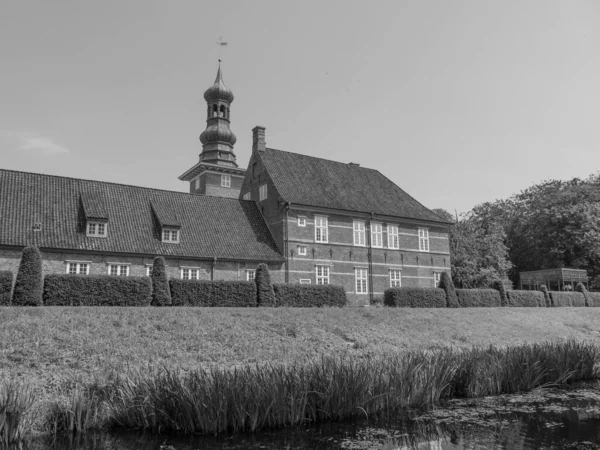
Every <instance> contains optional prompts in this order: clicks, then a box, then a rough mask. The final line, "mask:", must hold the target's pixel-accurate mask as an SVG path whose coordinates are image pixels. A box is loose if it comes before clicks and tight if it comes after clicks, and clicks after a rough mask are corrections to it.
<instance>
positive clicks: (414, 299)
mask: <svg viewBox="0 0 600 450" xmlns="http://www.w3.org/2000/svg"><path fill="white" fill-rule="evenodd" d="M446 297H447V295H446V292H445V291H444V290H443V289H440V288H413V287H397V288H390V289H386V290H385V296H384V299H383V303H384V304H385V306H394V307H399V308H445V307H446V304H447V300H446Z"/></svg>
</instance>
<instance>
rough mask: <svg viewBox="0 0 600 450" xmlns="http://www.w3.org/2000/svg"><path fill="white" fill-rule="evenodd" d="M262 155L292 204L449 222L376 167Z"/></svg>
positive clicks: (276, 152)
mask: <svg viewBox="0 0 600 450" xmlns="http://www.w3.org/2000/svg"><path fill="white" fill-rule="evenodd" d="M260 155H261V157H262V160H263V162H264V164H265V167H266V168H267V171H268V172H269V175H270V176H271V179H272V180H273V183H274V184H275V187H276V188H277V191H278V192H279V194H280V195H281V196H282V197H283V199H284V200H285V201H288V202H291V203H292V204H294V203H296V204H301V205H309V206H319V207H323V208H334V209H343V210H349V211H361V212H368V213H371V212H372V213H375V214H382V215H387V216H395V217H402V218H410V219H417V220H425V221H432V222H441V223H447V222H446V221H445V220H444V219H442V218H441V217H439V216H438V215H437V214H435V213H434V212H432V211H430V210H429V209H427V208H426V207H425V206H423V205H422V204H421V203H419V202H418V201H416V200H415V199H414V198H412V197H411V196H410V195H408V194H407V193H406V192H404V191H403V190H402V189H400V188H399V187H398V186H396V185H395V184H394V183H393V182H392V181H391V180H389V179H388V178H386V177H385V176H384V175H383V174H381V173H380V172H379V171H377V170H374V169H367V168H364V167H360V166H358V165H357V164H344V163H340V162H336V161H330V160H327V159H322V158H315V157H312V156H306V155H301V154H298V153H290V152H285V151H282V150H275V149H270V148H267V149H266V150H265V151H264V152H260Z"/></svg>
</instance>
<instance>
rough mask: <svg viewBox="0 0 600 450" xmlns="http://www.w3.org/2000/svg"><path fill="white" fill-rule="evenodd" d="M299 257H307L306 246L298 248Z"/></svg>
mask: <svg viewBox="0 0 600 450" xmlns="http://www.w3.org/2000/svg"><path fill="white" fill-rule="evenodd" d="M298 256H306V245H299V246H298Z"/></svg>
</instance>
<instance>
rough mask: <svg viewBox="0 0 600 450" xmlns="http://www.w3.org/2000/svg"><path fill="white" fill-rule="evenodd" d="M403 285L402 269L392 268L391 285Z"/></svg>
mask: <svg viewBox="0 0 600 450" xmlns="http://www.w3.org/2000/svg"><path fill="white" fill-rule="evenodd" d="M400 286H402V271H401V270H400V269H390V287H400Z"/></svg>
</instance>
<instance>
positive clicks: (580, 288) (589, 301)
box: [575, 283, 594, 306]
mask: <svg viewBox="0 0 600 450" xmlns="http://www.w3.org/2000/svg"><path fill="white" fill-rule="evenodd" d="M575 290H576V291H577V292H581V293H582V294H583V298H584V299H585V306H594V300H592V297H591V296H590V293H589V292H588V290H587V289H586V288H585V286H584V285H583V284H582V283H577V286H576V287H575Z"/></svg>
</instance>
